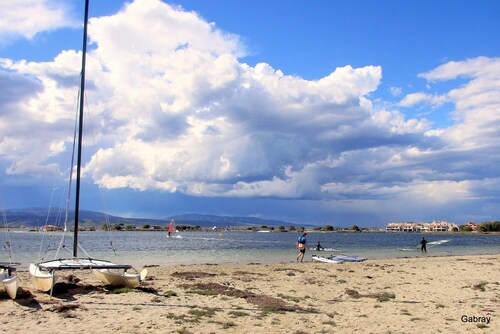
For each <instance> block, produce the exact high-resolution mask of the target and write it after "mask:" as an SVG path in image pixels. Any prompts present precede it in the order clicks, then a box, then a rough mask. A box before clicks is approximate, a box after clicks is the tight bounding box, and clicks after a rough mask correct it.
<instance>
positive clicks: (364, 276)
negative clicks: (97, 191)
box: [0, 254, 500, 334]
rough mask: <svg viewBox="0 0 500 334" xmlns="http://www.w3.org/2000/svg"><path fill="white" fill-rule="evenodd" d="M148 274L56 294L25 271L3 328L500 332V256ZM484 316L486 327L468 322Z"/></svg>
mask: <svg viewBox="0 0 500 334" xmlns="http://www.w3.org/2000/svg"><path fill="white" fill-rule="evenodd" d="M149 272H150V275H149V277H148V278H147V280H146V282H145V283H144V285H143V286H142V287H140V288H138V289H127V288H121V289H116V288H111V287H107V286H103V285H102V284H100V283H99V281H97V280H96V279H95V278H94V277H93V276H92V275H91V274H90V273H89V272H85V271H76V272H74V273H73V272H72V273H71V276H69V277H67V280H66V281H65V282H61V283H58V284H57V285H56V288H55V290H54V296H53V297H52V298H51V297H50V296H49V295H48V294H46V293H41V292H37V291H34V290H32V285H31V282H30V280H29V277H28V273H27V272H20V273H19V276H20V278H21V288H20V290H19V293H18V299H16V300H15V301H12V300H10V299H8V297H6V294H5V293H1V294H0V314H1V316H0V319H1V320H0V321H1V326H2V328H3V329H4V331H6V332H7V331H9V332H14V333H28V332H30V331H36V332H39V331H40V330H41V329H43V331H47V332H49V331H50V332H53V333H62V332H65V333H84V332H85V333H86V332H88V331H92V332H96V333H115V332H119V333H183V334H188V333H294V334H301V333H354V332H356V333H415V332H425V333H465V332H467V333H500V317H499V315H498V312H499V310H500V308H499V305H500V282H499V277H500V254H498V255H478V256H453V257H418V258H400V259H376V260H375V259H374V260H368V261H365V262H363V263H345V264H340V265H336V264H334V265H332V264H326V263H313V262H305V263H292V262H291V263H283V264H246V265H239V264H222V265H208V264H207V265H189V266H172V267H152V268H149ZM67 274H69V273H67ZM464 316H465V317H466V318H463V317H464ZM469 317H470V318H469ZM472 317H475V318H472ZM488 318H489V319H490V320H489V323H486V319H488ZM464 319H465V320H467V321H466V322H464V321H463V320H464ZM475 319H476V320H477V319H479V320H484V321H475V322H469V321H468V320H475Z"/></svg>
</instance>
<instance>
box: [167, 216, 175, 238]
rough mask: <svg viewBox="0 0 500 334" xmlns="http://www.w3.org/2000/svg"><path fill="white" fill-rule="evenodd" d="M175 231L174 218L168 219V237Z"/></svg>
mask: <svg viewBox="0 0 500 334" xmlns="http://www.w3.org/2000/svg"><path fill="white" fill-rule="evenodd" d="M174 233H175V219H172V220H171V221H170V224H168V237H169V238H170V237H171V236H172V235H173V234H174Z"/></svg>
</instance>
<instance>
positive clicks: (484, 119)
mask: <svg viewBox="0 0 500 334" xmlns="http://www.w3.org/2000/svg"><path fill="white" fill-rule="evenodd" d="M26 34H28V33H26ZM89 34H90V40H91V46H90V51H89V55H88V72H87V78H88V84H87V104H88V109H89V110H90V113H91V118H87V121H86V122H87V128H92V131H93V140H94V141H95V145H96V146H97V150H96V151H95V152H93V153H92V154H90V155H89V156H88V157H86V158H87V159H86V164H85V167H84V173H85V177H87V178H91V179H92V180H93V181H94V182H95V183H97V184H98V185H100V186H101V187H105V188H131V189H136V190H160V191H168V192H181V193H185V194H189V195H196V196H223V197H271V198H293V199H311V200H323V201H328V200H346V201H354V202H352V203H354V204H348V205H352V206H353V207H351V209H352V210H355V209H356V205H358V206H363V208H364V210H375V209H376V207H378V209H380V203H385V204H384V205H387V209H388V210H391V208H390V206H391V205H394V203H396V205H398V204H397V203H407V202H408V201H411V202H412V203H413V204H415V205H416V204H417V203H421V204H422V205H424V206H425V205H426V204H430V203H436V202H437V203H441V204H442V203H446V202H449V201H458V202H459V201H466V200H470V199H475V198H479V197H484V196H489V198H492V199H498V195H499V194H498V190H497V189H499V183H500V182H499V180H500V178H499V174H500V172H499V171H500V169H498V168H496V167H495V166H497V165H498V163H499V162H500V161H499V160H500V159H499V158H500V153H499V152H500V150H499V149H500V147H499V145H500V144H499V143H500V142H499V141H498V140H496V138H498V137H499V135H500V130H499V129H500V127H499V125H500V112H499V110H500V109H499V108H500V97H499V94H500V90H499V87H500V59H498V58H485V57H479V58H475V59H469V60H465V61H456V62H449V63H447V64H444V65H441V66H439V67H438V68H436V69H434V70H431V71H429V72H427V73H423V74H421V75H420V77H421V78H422V79H424V80H426V81H428V85H429V89H428V91H424V92H413V93H411V94H408V95H407V96H405V97H403V98H402V99H401V101H400V102H399V103H395V104H394V107H393V108H389V107H385V108H380V107H374V106H373V105H372V103H371V100H370V94H371V93H373V92H375V91H376V90H377V87H378V86H379V84H380V83H381V79H382V69H381V68H380V67H378V66H366V67H363V68H352V67H351V66H344V67H339V68H337V69H335V70H334V71H333V72H332V73H331V74H329V75H328V76H326V77H324V78H321V79H319V80H305V79H302V78H300V77H298V76H291V75H286V74H284V73H282V72H281V71H280V70H278V69H275V68H273V67H272V66H271V65H270V64H266V63H260V64H257V65H255V66H249V65H248V64H245V63H243V62H242V61H241V59H242V57H244V55H245V54H246V50H245V46H244V45H243V44H242V43H241V41H240V39H239V38H238V36H235V35H232V34H228V33H225V32H223V31H221V30H219V29H217V28H216V27H215V25H214V24H212V23H208V22H206V21H205V20H203V19H202V18H201V17H200V16H199V15H197V14H196V13H193V12H186V11H183V10H182V9H181V8H177V7H173V6H170V5H168V4H165V3H162V2H160V1H152V0H136V1H135V2H133V3H131V4H128V5H127V6H126V7H125V8H123V9H122V11H120V12H119V13H117V14H115V15H113V16H108V17H99V18H92V19H91V22H90V27H89ZM28 35H29V34H28ZM80 57H81V55H80V54H79V53H78V52H75V51H71V50H68V51H64V52H61V53H60V54H59V55H58V56H57V57H55V58H54V60H53V61H50V62H45V63H36V62H30V61H25V60H21V61H13V60H10V59H0V66H1V68H2V69H3V70H1V71H0V76H1V77H2V80H0V83H1V84H0V85H1V86H2V87H0V106H1V108H2V114H1V115H0V131H1V132H0V133H2V140H1V141H0V159H1V163H2V166H4V173H6V174H7V175H10V176H11V177H14V176H16V177H20V176H27V177H32V176H40V175H52V176H54V177H56V176H60V175H61V174H63V173H64V172H65V170H66V169H67V166H66V165H65V164H64V161H67V160H68V159H67V154H68V152H69V151H70V150H71V145H72V133H71V131H68V129H71V128H72V124H73V120H74V113H73V111H74V109H75V101H76V95H75V94H76V93H75V89H76V88H77V85H78V72H79V66H80V65H79V64H80ZM456 79H460V84H461V85H460V86H458V87H456V88H453V89H451V90H449V91H446V92H439V93H437V92H434V91H433V88H432V87H434V86H435V85H439V83H440V82H442V81H451V80H456ZM416 104H419V105H425V106H427V107H428V108H437V107H439V106H442V105H443V104H449V105H452V106H453V108H452V109H453V111H452V113H451V114H450V117H452V125H451V126H449V127H446V128H436V127H435V126H433V124H432V123H431V122H430V121H428V120H426V119H425V118H421V119H416V118H407V117H405V114H404V109H405V108H409V107H410V108H411V107H412V106H415V105H416ZM397 108H401V109H400V110H398V109H397ZM401 110H402V111H401ZM487 202H488V201H486V203H487ZM493 202H494V201H493V200H492V203H491V205H495V204H493ZM346 203H347V202H346ZM356 203H357V204H356ZM389 203H392V204H389ZM346 205H347V204H346Z"/></svg>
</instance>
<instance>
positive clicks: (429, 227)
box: [385, 221, 458, 232]
mask: <svg viewBox="0 0 500 334" xmlns="http://www.w3.org/2000/svg"><path fill="white" fill-rule="evenodd" d="M454 228H456V229H458V225H457V224H455V223H450V222H447V221H433V222H432V223H423V222H421V223H410V222H405V223H389V224H387V226H386V228H385V230H386V231H389V232H449V231H453V229H454Z"/></svg>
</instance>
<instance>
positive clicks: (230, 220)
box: [5, 208, 312, 227]
mask: <svg viewBox="0 0 500 334" xmlns="http://www.w3.org/2000/svg"><path fill="white" fill-rule="evenodd" d="M5 214H6V218H7V223H8V226H10V227H21V226H26V227H41V226H44V225H46V224H47V225H55V226H63V225H64V215H65V213H64V209H62V208H52V209H51V210H50V212H49V210H48V208H19V209H7V210H5ZM74 217H75V214H74V210H70V211H69V213H68V220H69V224H72V223H73V221H74ZM171 219H175V221H176V223H177V224H178V225H194V226H196V225H199V226H202V227H212V226H217V227H236V226H262V225H265V226H273V227H278V226H281V225H283V226H287V227H288V226H291V225H294V226H297V224H292V223H290V222H285V221H280V220H272V219H263V218H256V217H232V216H217V215H204V214H196V213H186V214H179V215H172V216H168V217H166V218H163V219H153V218H127V217H120V216H113V215H106V214H104V213H102V212H96V211H90V210H80V218H79V221H80V226H82V227H90V226H102V225H105V224H106V222H108V223H109V224H111V225H116V224H123V225H133V226H142V225H146V224H149V225H153V226H154V225H158V226H164V225H168V224H169V222H170V220H171ZM307 226H312V225H307Z"/></svg>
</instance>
